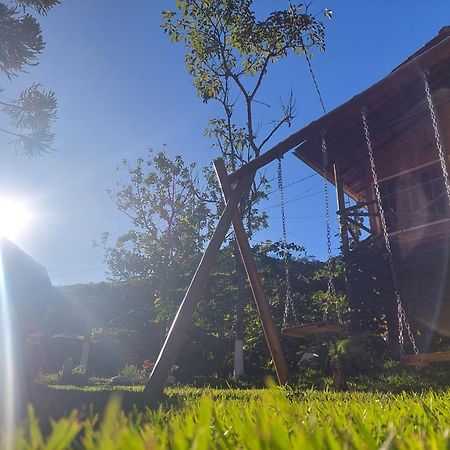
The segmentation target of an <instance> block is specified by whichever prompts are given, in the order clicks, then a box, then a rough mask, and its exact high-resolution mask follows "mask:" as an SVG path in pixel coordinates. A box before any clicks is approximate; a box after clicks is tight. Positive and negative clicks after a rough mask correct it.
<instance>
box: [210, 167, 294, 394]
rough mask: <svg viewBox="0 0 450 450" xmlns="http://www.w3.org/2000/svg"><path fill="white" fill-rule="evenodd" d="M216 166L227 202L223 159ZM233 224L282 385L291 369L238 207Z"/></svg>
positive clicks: (227, 179)
mask: <svg viewBox="0 0 450 450" xmlns="http://www.w3.org/2000/svg"><path fill="white" fill-rule="evenodd" d="M214 168H215V170H216V174H217V178H218V179H219V183H220V187H221V189H222V195H223V198H224V200H225V202H227V201H229V198H230V195H231V183H230V180H229V177H228V174H227V170H226V167H225V164H224V162H223V160H222V159H216V160H215V161H214ZM232 224H233V229H234V234H235V237H236V241H237V244H238V247H239V252H240V254H241V258H242V262H243V263H244V267H245V270H246V272H247V277H248V280H249V282H250V287H251V289H252V293H253V298H254V299H255V303H256V307H257V308H258V312H259V316H260V318H261V323H262V327H263V330H264V335H265V337H266V342H267V346H268V347H269V351H270V354H271V356H272V360H273V363H274V366H275V370H276V372H277V377H278V382H279V383H280V385H284V384H287V383H289V369H288V366H287V363H286V360H285V358H284V354H283V350H282V348H281V343H280V338H279V335H278V332H277V329H276V327H275V323H274V321H273V318H272V314H271V312H270V308H269V304H268V303H267V300H266V297H265V294H264V289H263V286H262V283H261V278H260V276H259V273H258V269H257V267H256V263H255V259H254V258H253V254H252V249H251V247H250V243H249V242H248V238H247V233H246V232H245V229H244V225H243V224H242V217H241V214H240V212H239V210H238V209H237V210H236V212H235V214H234V216H233V218H232Z"/></svg>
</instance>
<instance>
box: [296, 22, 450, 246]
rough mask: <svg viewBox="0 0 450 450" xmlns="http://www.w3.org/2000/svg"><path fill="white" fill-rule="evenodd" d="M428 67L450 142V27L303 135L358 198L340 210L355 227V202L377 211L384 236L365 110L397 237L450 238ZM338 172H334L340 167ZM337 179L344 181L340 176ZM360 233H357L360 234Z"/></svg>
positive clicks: (448, 144)
mask: <svg viewBox="0 0 450 450" xmlns="http://www.w3.org/2000/svg"><path fill="white" fill-rule="evenodd" d="M424 74H427V78H428V83H429V87H430V90H431V96H432V101H433V104H434V108H435V112H436V116H437V117H436V119H437V126H438V128H439V133H440V140H441V143H442V147H443V150H444V152H445V155H446V162H447V163H448V155H449V151H450V150H449V149H450V27H445V28H443V29H442V30H441V31H440V32H439V34H438V35H437V36H436V37H435V38H434V39H432V40H431V41H430V42H428V43H427V44H426V45H425V46H424V47H422V48H421V49H420V50H419V51H417V52H416V53H414V54H413V55H412V56H411V57H409V58H408V59H407V60H406V61H404V62H403V63H402V64H400V65H399V66H398V67H396V68H395V69H394V70H393V71H392V72H391V73H390V74H389V75H388V76H387V77H385V78H384V79H383V80H381V81H380V82H378V83H376V84H375V85H373V86H371V87H370V88H369V89H367V90H366V91H364V92H362V93H361V94H359V95H357V96H355V97H353V98H352V99H351V100H349V101H348V102H346V103H344V104H343V105H342V106H340V107H338V108H336V109H335V110H333V111H331V112H330V113H329V114H326V115H325V116H323V117H322V118H320V119H319V120H317V121H315V122H313V123H311V124H310V125H308V126H307V127H305V128H304V129H302V130H300V131H299V132H298V133H296V134H295V136H296V139H297V140H298V141H299V143H300V142H303V141H304V142H303V143H302V144H301V145H300V146H299V147H298V148H297V150H296V151H295V154H296V156H298V157H299V158H300V159H301V160H302V161H304V162H305V163H306V164H308V165H309V166H311V167H312V168H313V169H314V170H316V171H317V172H319V173H321V174H322V175H325V176H326V177H327V178H328V179H329V180H330V181H331V182H332V183H335V184H336V185H337V186H338V189H339V191H340V192H338V194H340V195H343V193H344V192H345V194H347V195H348V196H349V197H350V198H352V199H353V200H354V202H355V205H354V206H353V207H350V208H345V207H343V206H344V205H341V208H340V214H342V216H343V217H344V218H345V221H346V222H347V223H348V224H350V225H352V227H351V229H352V228H353V227H354V225H355V223H354V219H352V215H354V214H355V209H356V208H355V206H356V207H358V208H367V210H368V212H369V213H370V216H369V219H370V220H369V222H368V226H367V227H364V228H368V230H366V231H368V232H369V234H370V236H371V237H375V236H377V235H380V233H381V231H382V230H381V226H380V220H379V217H378V214H377V213H378V211H377V207H376V201H375V200H376V199H375V192H374V185H373V180H372V175H371V168H370V164H369V157H368V149H367V142H366V139H365V135H364V128H363V123H362V120H361V111H362V110H363V109H364V110H365V113H366V116H367V122H368V124H369V127H370V138H371V141H372V146H373V151H374V156H375V162H376V168H377V173H378V180H379V183H380V190H381V196H382V200H383V206H384V210H385V214H386V222H387V226H388V230H389V234H390V237H392V238H394V237H395V236H398V237H401V238H402V240H403V241H405V240H406V241H415V242H416V243H417V241H418V240H419V241H422V240H429V239H433V240H434V239H436V238H439V237H447V236H448V234H449V232H450V215H449V201H448V198H447V194H446V189H445V183H444V175H443V171H442V167H441V163H440V160H439V154H438V148H437V143H436V136H435V129H434V128H433V121H432V118H431V114H430V108H429V104H428V100H427V96H426V92H425V87H424ZM322 133H326V140H327V143H328V148H329V151H330V157H329V160H330V165H329V167H328V170H327V172H326V173H325V174H324V173H323V168H322V159H321V158H322V156H321V152H320V148H321V136H322ZM335 170H336V171H337V173H334V171H335ZM336 178H337V180H338V181H337V182H336ZM353 237H354V238H355V239H357V238H356V237H355V236H353Z"/></svg>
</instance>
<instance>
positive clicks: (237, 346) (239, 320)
mask: <svg viewBox="0 0 450 450" xmlns="http://www.w3.org/2000/svg"><path fill="white" fill-rule="evenodd" d="M233 257H234V263H235V266H234V267H235V277H236V285H237V300H236V335H235V341H234V367H233V376H234V378H240V377H243V376H245V370H244V331H245V323H244V311H245V296H246V289H245V269H244V266H243V264H242V260H241V256H240V254H239V248H238V245H237V243H236V241H235V242H234V250H233Z"/></svg>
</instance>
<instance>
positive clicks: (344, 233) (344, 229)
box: [334, 156, 353, 307]
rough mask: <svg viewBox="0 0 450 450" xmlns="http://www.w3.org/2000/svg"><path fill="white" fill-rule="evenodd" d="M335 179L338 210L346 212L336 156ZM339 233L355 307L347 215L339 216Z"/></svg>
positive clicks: (346, 277)
mask: <svg viewBox="0 0 450 450" xmlns="http://www.w3.org/2000/svg"><path fill="white" fill-rule="evenodd" d="M334 178H335V185H336V196H337V202H338V210H339V211H342V212H344V211H345V197H344V183H343V181H342V174H341V172H340V164H339V159H338V157H337V156H336V158H335V161H334ZM339 231H340V235H341V243H342V255H343V257H344V278H345V287H346V290H347V303H348V305H349V306H351V307H353V294H352V284H351V279H350V267H349V263H350V261H349V260H350V243H349V239H348V223H347V217H346V214H345V213H343V214H339Z"/></svg>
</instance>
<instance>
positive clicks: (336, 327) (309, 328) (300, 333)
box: [281, 320, 345, 338]
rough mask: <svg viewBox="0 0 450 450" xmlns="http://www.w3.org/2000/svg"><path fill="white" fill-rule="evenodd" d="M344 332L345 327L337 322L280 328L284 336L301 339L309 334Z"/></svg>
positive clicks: (326, 321)
mask: <svg viewBox="0 0 450 450" xmlns="http://www.w3.org/2000/svg"><path fill="white" fill-rule="evenodd" d="M344 330H345V325H343V324H342V323H339V322H332V321H328V320H325V321H321V322H311V323H304V324H302V325H293V326H290V327H285V328H282V330H281V332H282V333H283V334H284V335H285V336H290V337H296V338H303V337H305V336H308V335H310V334H320V333H339V332H341V331H344Z"/></svg>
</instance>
